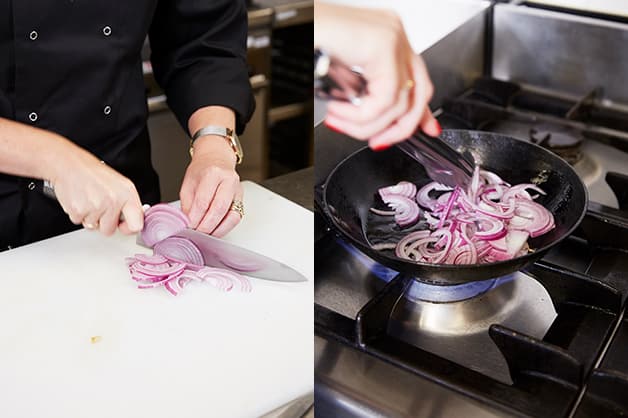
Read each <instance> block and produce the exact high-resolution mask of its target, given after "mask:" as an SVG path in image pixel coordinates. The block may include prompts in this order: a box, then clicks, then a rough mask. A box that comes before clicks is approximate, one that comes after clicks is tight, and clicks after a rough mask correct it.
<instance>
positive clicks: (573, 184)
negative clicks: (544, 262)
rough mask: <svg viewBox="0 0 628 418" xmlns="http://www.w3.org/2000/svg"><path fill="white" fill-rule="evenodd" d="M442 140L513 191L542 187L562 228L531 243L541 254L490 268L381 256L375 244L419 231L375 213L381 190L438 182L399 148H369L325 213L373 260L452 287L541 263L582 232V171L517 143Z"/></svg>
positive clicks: (327, 200) (355, 160)
mask: <svg viewBox="0 0 628 418" xmlns="http://www.w3.org/2000/svg"><path fill="white" fill-rule="evenodd" d="M441 138H442V139H443V140H444V141H446V142H447V143H449V144H450V145H451V146H453V147H454V148H455V149H457V150H458V151H460V152H464V151H469V152H471V154H472V155H473V156H474V158H475V162H476V163H477V164H479V165H480V166H481V167H482V168H484V169H487V170H490V171H494V172H495V173H497V174H499V175H500V176H501V177H502V178H503V179H504V180H505V181H507V182H509V183H511V184H518V183H530V182H532V183H536V184H538V185H539V187H541V188H542V189H543V190H544V191H545V192H546V193H547V195H546V196H541V197H539V198H538V199H537V202H538V203H540V204H542V205H543V206H545V207H546V208H547V209H549V210H550V211H551V212H552V213H553V214H554V219H555V222H556V228H555V229H553V230H552V231H550V232H549V233H547V234H545V235H542V236H540V237H536V238H532V239H530V240H529V241H528V244H529V245H530V247H531V248H533V249H534V252H532V253H529V254H526V255H524V256H522V257H517V258H514V259H511V260H506V261H500V262H496V263H490V264H473V265H450V264H427V263H415V262H411V261H407V260H403V259H401V258H398V257H396V256H395V255H394V251H392V250H389V251H378V250H374V249H373V248H372V247H371V244H376V243H380V242H391V241H393V242H396V241H398V240H399V239H400V238H401V237H403V236H404V235H406V234H407V233H408V232H409V231H411V230H414V229H423V228H425V225H421V224H419V225H416V226H415V227H413V228H410V229H403V230H402V229H400V228H399V227H398V226H396V225H395V223H394V221H392V220H391V218H385V217H381V216H378V215H375V214H373V213H372V212H371V211H370V210H369V208H370V207H373V206H376V207H379V208H381V209H384V208H385V207H384V206H382V205H383V204H382V203H381V201H380V200H379V198H378V197H377V190H378V189H379V188H380V187H383V186H388V185H391V184H395V183H397V182H399V181H401V180H407V181H411V182H413V183H415V184H416V185H417V187H419V188H420V187H421V186H423V185H425V184H427V183H429V182H430V181H431V180H430V179H429V177H428V176H427V174H426V173H425V170H424V169H423V167H422V166H421V165H420V164H419V163H417V162H416V161H414V160H413V159H411V158H410V157H408V156H407V155H406V154H405V153H403V152H402V151H400V150H399V149H397V148H396V147H392V148H390V149H388V150H386V151H383V152H373V151H371V150H370V149H368V148H363V149H361V150H359V151H357V152H355V153H353V154H351V155H350V156H349V157H347V158H346V159H345V160H343V161H342V162H341V163H339V164H338V165H337V166H336V167H335V168H334V170H333V171H332V172H331V174H330V175H329V177H328V178H327V180H326V182H325V185H324V187H323V191H322V192H323V212H324V214H325V216H326V217H327V218H328V220H329V221H330V223H331V224H332V225H333V227H334V229H335V230H337V231H338V232H339V233H340V235H341V236H342V237H344V238H345V239H346V240H348V241H349V242H350V243H352V244H353V245H355V246H356V247H357V248H358V249H360V250H361V251H363V252H364V253H365V254H366V255H368V256H370V257H371V258H373V259H374V260H376V261H378V262H380V263H382V264H383V265H385V266H387V267H390V268H392V269H394V270H397V271H399V272H403V273H407V274H409V275H412V276H414V277H415V278H416V279H417V280H420V281H425V282H430V283H436V284H443V285H452V284H460V283H466V282H471V281H477V280H485V279H490V278H494V277H500V276H504V275H507V274H510V273H512V272H514V271H516V270H520V269H522V268H523V267H525V266H526V265H528V264H530V263H532V262H534V261H536V260H537V259H539V258H541V257H542V256H543V255H544V254H545V253H546V252H547V251H548V250H549V249H550V248H551V247H552V246H554V245H556V244H557V243H559V242H560V241H561V240H562V239H564V238H565V237H567V236H568V235H569V234H570V233H571V232H573V230H574V229H575V228H576V227H577V226H578V224H579V223H580V221H581V220H582V218H583V217H584V214H585V212H586V206H587V191H586V188H585V186H584V184H582V181H581V180H580V178H579V177H578V175H577V174H576V173H575V171H574V170H573V169H572V168H571V166H569V164H568V163H566V162H565V161H564V160H562V159H561V158H560V157H558V156H556V155H555V154H553V153H551V152H550V151H548V150H546V149H544V148H542V147H540V146H537V145H535V144H531V143H529V142H525V141H522V140H519V139H516V138H512V137H508V136H504V135H499V134H494V133H489V132H478V131H464V130H445V131H443V133H442V135H441Z"/></svg>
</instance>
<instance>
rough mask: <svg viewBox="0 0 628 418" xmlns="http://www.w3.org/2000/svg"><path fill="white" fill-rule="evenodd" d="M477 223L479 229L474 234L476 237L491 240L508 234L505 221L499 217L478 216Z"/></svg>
mask: <svg viewBox="0 0 628 418" xmlns="http://www.w3.org/2000/svg"><path fill="white" fill-rule="evenodd" d="M477 223H478V229H477V231H476V232H475V234H474V235H473V236H474V237H477V238H481V239H485V240H488V241H490V240H495V239H499V238H501V237H503V236H504V235H506V228H505V227H504V223H503V222H502V221H500V220H499V219H495V218H491V217H488V216H487V217H482V218H478V220H477Z"/></svg>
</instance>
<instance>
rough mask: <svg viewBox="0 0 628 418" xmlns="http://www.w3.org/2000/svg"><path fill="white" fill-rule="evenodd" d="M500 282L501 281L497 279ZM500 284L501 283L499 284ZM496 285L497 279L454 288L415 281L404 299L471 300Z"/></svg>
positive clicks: (430, 300)
mask: <svg viewBox="0 0 628 418" xmlns="http://www.w3.org/2000/svg"><path fill="white" fill-rule="evenodd" d="M499 280H501V279H499ZM500 283H501V282H500ZM497 284H498V279H490V280H483V281H480V282H469V283H464V284H458V285H454V286H441V285H435V284H430V283H424V282H419V281H415V282H414V283H413V284H412V285H411V287H410V289H408V292H407V293H406V295H405V296H406V298H407V299H410V300H412V301H415V302H432V303H452V302H460V301H463V300H467V299H471V298H474V297H477V296H480V295H483V294H484V293H486V292H488V291H489V290H491V289H493V288H494V287H495V286H497Z"/></svg>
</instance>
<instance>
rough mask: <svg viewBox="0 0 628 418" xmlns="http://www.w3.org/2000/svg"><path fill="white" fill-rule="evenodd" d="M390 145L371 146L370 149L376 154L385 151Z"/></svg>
mask: <svg viewBox="0 0 628 418" xmlns="http://www.w3.org/2000/svg"><path fill="white" fill-rule="evenodd" d="M390 145H391V144H375V145H372V146H371V149H372V150H373V151H377V152H379V151H384V150H387V149H388V148H390Z"/></svg>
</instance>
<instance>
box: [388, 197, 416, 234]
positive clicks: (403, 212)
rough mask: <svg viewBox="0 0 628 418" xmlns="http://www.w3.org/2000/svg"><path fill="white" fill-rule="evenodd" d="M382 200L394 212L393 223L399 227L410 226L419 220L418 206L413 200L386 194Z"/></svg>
mask: <svg viewBox="0 0 628 418" xmlns="http://www.w3.org/2000/svg"><path fill="white" fill-rule="evenodd" d="M382 200H383V201H384V203H386V204H387V205H388V206H390V207H391V208H393V209H394V210H395V222H397V224H398V225H399V226H401V227H404V226H408V225H412V224H413V223H415V222H416V221H417V219H419V215H420V210H419V206H418V205H417V204H416V202H415V201H414V200H412V199H410V198H408V197H406V196H402V195H399V194H386V195H385V197H384V198H382Z"/></svg>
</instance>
